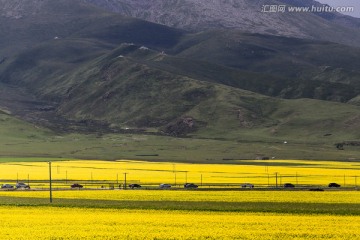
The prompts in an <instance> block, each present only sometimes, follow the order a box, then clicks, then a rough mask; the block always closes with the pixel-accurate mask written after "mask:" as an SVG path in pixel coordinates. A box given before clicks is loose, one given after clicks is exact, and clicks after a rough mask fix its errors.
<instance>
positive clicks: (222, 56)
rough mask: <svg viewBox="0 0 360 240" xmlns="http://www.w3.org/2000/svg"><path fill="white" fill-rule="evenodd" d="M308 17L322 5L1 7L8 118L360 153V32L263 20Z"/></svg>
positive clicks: (318, 22)
mask: <svg viewBox="0 0 360 240" xmlns="http://www.w3.org/2000/svg"><path fill="white" fill-rule="evenodd" d="M299 3H302V4H303V5H304V6H310V5H311V4H315V5H318V4H319V3H317V2H315V1H310V0H307V1H297V0H281V1H280V0H278V1H275V0H274V1H262V0H258V1H250V0H218V1H195V0H169V1H161V0H149V1H145V0H133V1H130V0H107V1H96V0H77V1H70V0H59V1H50V0H31V1H29V0H12V1H10V0H0V4H1V5H0V18H1V19H0V20H1V21H0V32H1V36H2V37H1V38H0V83H1V87H2V89H3V91H2V93H1V95H2V98H1V99H0V110H1V111H2V114H9V115H12V116H15V117H17V118H20V119H22V120H23V121H27V122H31V123H33V124H37V125H40V126H43V127H46V128H49V129H51V131H54V132H56V133H73V132H82V133H84V132H85V133H101V134H103V133H117V134H119V133H131V134H154V135H159V136H173V137H188V138H194V139H218V140H221V139H223V140H226V141H238V142H244V143H247V142H264V141H265V142H279V141H280V142H281V141H282V140H283V139H292V140H293V141H294V142H296V143H297V144H301V143H304V141H309V142H311V143H312V144H314V143H324V144H328V145H334V144H336V143H339V142H348V141H352V142H353V141H355V142H356V141H357V139H358V138H359V137H360V136H359V134H358V132H359V131H358V130H360V121H359V120H360V107H359V106H360V94H359V92H360V71H359V69H360V66H359V65H360V48H359V45H358V43H359V42H360V41H359V40H360V30H359V19H356V18H352V17H348V16H343V15H341V14H337V13H336V14H335V13H331V14H330V13H329V14H312V13H274V14H269V13H263V12H261V7H262V6H263V5H265V4H287V5H290V4H291V5H293V6H294V5H298V4H299ZM303 5H302V6H303ZM10 93H11V94H10Z"/></svg>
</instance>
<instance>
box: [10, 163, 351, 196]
mask: <svg viewBox="0 0 360 240" xmlns="http://www.w3.org/2000/svg"><path fill="white" fill-rule="evenodd" d="M57 171H58V173H59V168H57ZM183 172H185V182H186V183H187V180H188V171H183ZM173 173H174V183H175V185H176V184H177V181H176V180H177V179H176V173H177V171H176V168H175V164H174V165H173ZM127 174H128V173H126V172H125V173H124V189H125V190H126V189H127V179H126V178H127ZM274 174H275V186H276V188H278V187H279V182H278V178H280V185H281V184H282V176H281V175H280V174H279V172H275V173H274ZM295 178H296V184H297V185H298V173H296V175H295ZM354 178H355V186H356V187H357V176H354ZM18 179H19V175H18V174H17V182H18ZM91 181H93V175H92V172H91ZM200 181H201V186H202V185H203V175H202V174H201V176H200ZM66 183H67V171H66ZM116 183H117V184H119V174H116ZM28 184H29V174H28ZM49 185H50V203H52V202H53V196H52V191H53V190H52V172H51V161H49ZM268 185H270V175H269V174H268ZM345 185H346V175H345V174H344V186H345Z"/></svg>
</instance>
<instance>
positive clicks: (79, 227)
mask: <svg viewBox="0 0 360 240" xmlns="http://www.w3.org/2000/svg"><path fill="white" fill-rule="evenodd" d="M0 216H1V220H2V229H1V231H0V239H7V240H11V239H24V240H25V239H26V240H31V239H37V240H41V239H47V240H48V239H71V240H75V239H101V240H106V239H261V240H266V239H349V240H354V239H359V238H360V233H359V229H360V217H359V216H332V215H289V214H273V213H225V212H207V211H204V212H203V211H201V212H197V211H163V210H156V211H154V210H115V209H87V208H52V207H8V206H6V207H4V206H2V207H0Z"/></svg>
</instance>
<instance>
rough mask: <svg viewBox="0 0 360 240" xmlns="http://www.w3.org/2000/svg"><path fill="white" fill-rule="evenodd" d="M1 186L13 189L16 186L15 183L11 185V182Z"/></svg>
mask: <svg viewBox="0 0 360 240" xmlns="http://www.w3.org/2000/svg"><path fill="white" fill-rule="evenodd" d="M1 188H2V189H13V188H14V186H13V185H11V184H7V183H6V184H3V185H1Z"/></svg>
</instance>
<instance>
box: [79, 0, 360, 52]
mask: <svg viewBox="0 0 360 240" xmlns="http://www.w3.org/2000/svg"><path fill="white" fill-rule="evenodd" d="M83 1H85V2H90V3H93V4H95V5H97V6H100V7H102V8H104V9H107V10H110V11H113V12H118V13H120V14H123V15H126V16H132V17H136V18H141V19H145V20H147V21H151V22H155V23H160V24H164V25H167V26H171V27H176V28H182V29H186V30H190V31H201V30H207V29H214V28H236V29H239V30H243V31H249V32H253V33H265V34H275V35H282V36H291V37H299V38H310V39H318V40H326V41H333V42H338V43H343V44H347V45H355V46H360V31H359V26H360V21H359V20H358V19H356V18H352V17H348V16H343V15H341V14H334V13H326V14H325V13H324V14H313V13H263V12H262V7H263V6H264V5H271V4H286V5H290V6H291V5H294V6H312V5H315V6H318V5H320V6H321V4H319V3H318V2H316V1H313V0H211V1H209V0H106V1H103V0H83ZM353 28H357V29H356V30H354V29H353Z"/></svg>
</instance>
